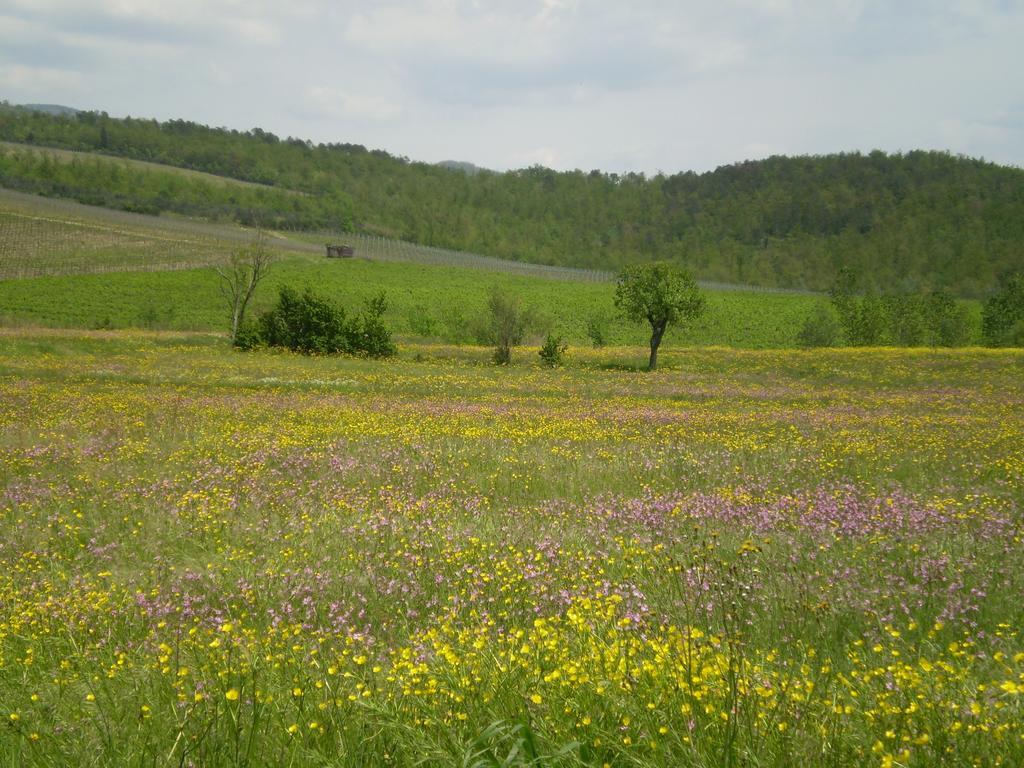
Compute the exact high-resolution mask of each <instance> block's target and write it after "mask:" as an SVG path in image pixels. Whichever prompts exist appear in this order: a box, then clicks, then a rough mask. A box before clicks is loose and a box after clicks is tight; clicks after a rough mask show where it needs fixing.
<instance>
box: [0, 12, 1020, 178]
mask: <svg viewBox="0 0 1024 768" xmlns="http://www.w3.org/2000/svg"><path fill="white" fill-rule="evenodd" d="M0 99H6V100H7V101H9V102H12V103H55V104H63V105H67V106H72V107H76V108H80V109H94V110H102V111H106V112H108V113H109V114H110V115H113V116H118V117H122V116H126V115H131V116H133V117H153V118H157V119H160V120H166V119H175V118H182V119H187V120H193V121H196V122H200V123H206V124H209V125H216V126H226V127H229V128H237V129H240V130H247V129H249V128H253V127H259V128H262V129H264V130H269V131H272V132H274V133H276V134H278V135H279V136H281V137H285V136H296V137H300V138H303V139H311V140H312V141H314V142H347V143H357V144H363V145H365V146H367V147H369V148H373V149H384V150H387V151H388V152H390V153H392V154H395V155H401V156H406V157H409V158H411V159H413V160H421V161H426V162H437V161H441V160H462V161H469V162H473V163H475V164H477V165H481V166H484V167H488V168H493V169H497V170H505V169H509V168H521V167H526V166H531V165H536V164H540V165H545V166H548V167H550V168H555V169H559V170H568V169H574V168H579V169H582V170H585V171H589V170H592V169H600V170H602V171H607V172H614V173H625V172H631V171H633V172H644V173H647V174H654V173H658V172H662V173H666V174H671V173H676V172H679V171H685V170H695V171H706V170H710V169H713V168H715V167H717V166H719V165H724V164H727V163H732V162H736V161H740V160H746V159H757V158H762V157H767V156H769V155H773V154H790V155H792V154H823V153H829V152H840V151H854V150H860V151H864V152H866V151H870V150H872V149H882V150H885V151H889V152H896V151H908V150H911V149H939V150H948V151H950V152H953V153H955V154H964V155H969V156H972V157H984V158H985V159H987V160H991V161H995V162H999V163H1004V164H1008V165H1016V166H1024V0H1001V1H999V0H991V1H986V0H977V1H976V2H969V1H968V0H951V1H946V0H931V1H929V0H893V1H892V2H872V1H871V0H718V1H717V2H686V1H685V0H676V1H675V2H671V1H667V0H665V1H663V0H649V1H647V2H629V1H628V0H626V1H624V0H616V1H615V2H611V1H606V0H591V1H588V0H496V1H495V2H487V1H486V0H475V1H474V0H380V1H379V2H367V1H363V0H353V1H348V0H337V1H335V2H329V1H328V0H287V1H286V2H282V1H281V0H272V1H265V0H89V1H88V2H81V1H79V0H0Z"/></svg>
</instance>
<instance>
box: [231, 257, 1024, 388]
mask: <svg viewBox="0 0 1024 768" xmlns="http://www.w3.org/2000/svg"><path fill="white" fill-rule="evenodd" d="M270 265H271V256H270V252H269V251H268V250H267V248H266V247H265V246H264V245H263V244H262V243H261V242H257V243H255V244H254V245H252V246H248V247H245V248H241V249H239V250H237V251H236V252H235V253H234V254H233V255H232V257H231V259H230V260H229V261H228V263H227V264H225V265H223V266H221V267H218V268H216V269H215V271H216V273H217V275H218V277H219V278H220V284H221V288H222V292H223V295H224V298H225V299H226V301H227V305H228V308H229V309H230V318H231V324H230V327H231V341H232V343H233V344H234V345H235V346H237V347H240V348H242V349H254V348H256V347H261V346H268V347H283V348H287V349H290V350H292V351H295V352H301V353H305V354H336V353H347V354H356V355H362V356H368V357H388V356H391V355H393V354H395V352H396V351H397V348H396V346H395V345H394V343H393V342H392V339H391V332H390V330H389V329H388V328H387V327H386V326H385V325H384V322H383V317H384V313H385V312H386V310H387V298H386V296H385V294H383V293H381V294H379V295H377V296H374V297H372V298H371V299H369V300H368V301H366V302H365V307H364V308H363V310H362V311H361V312H360V313H358V314H355V315H348V314H347V313H346V310H345V309H344V308H343V307H341V306H340V305H338V304H337V303H335V302H333V301H332V300H331V299H329V298H327V297H323V296H320V295H319V294H317V293H316V292H315V291H313V290H312V289H310V288H306V289H305V290H304V291H302V292H299V291H298V290H296V289H295V288H293V287H290V286H282V287H281V288H280V290H279V295H278V299H277V302H276V304H275V305H274V307H273V308H272V309H270V310H268V311H266V312H264V313H263V314H262V315H260V316H259V318H257V319H256V320H255V321H253V320H248V319H247V318H246V317H245V312H246V308H247V306H248V303H249V301H250V299H251V298H252V295H253V293H254V292H255V289H256V287H257V285H258V284H259V283H260V282H261V281H262V280H263V279H264V278H265V277H266V275H267V272H268V270H269V268H270ZM857 287H858V286H857V276H856V275H855V274H854V273H852V271H850V270H848V269H844V270H842V271H841V273H840V276H839V278H838V279H837V280H836V282H835V284H834V285H833V286H832V290H831V292H830V296H831V308H830V307H829V306H828V305H825V304H824V303H822V304H819V305H818V307H817V308H816V309H815V310H814V311H813V312H812V313H811V314H810V315H809V316H808V317H807V319H806V321H805V323H804V326H803V327H802V329H801V330H800V333H799V335H798V338H799V342H800V344H801V346H804V347H831V346H838V345H839V344H841V343H845V344H847V345H850V346H880V345H883V344H885V345H891V346H903V347H914V346H925V345H927V346H933V347H939V346H943V347H956V346H963V345H964V344H966V343H967V341H968V337H969V330H970V329H969V324H968V318H967V313H966V311H965V310H964V308H963V305H962V304H960V303H958V302H957V301H956V300H955V299H954V298H953V297H952V296H950V295H949V294H948V293H946V292H944V291H941V290H939V291H931V292H927V293H917V294H911V293H906V292H904V293H888V294H882V295H877V294H874V293H872V292H867V293H858V292H857ZM614 305H615V308H616V310H617V311H618V312H619V313H620V315H621V316H622V317H623V318H624V319H626V320H628V321H631V322H634V323H640V324H646V325H647V326H648V327H649V328H650V333H651V335H650V356H649V358H648V362H647V370H649V371H653V370H655V369H656V368H657V364H658V350H659V348H660V346H661V342H662V340H663V338H664V336H665V333H666V331H667V330H668V329H669V327H671V326H683V325H686V324H688V323H692V322H693V321H695V320H696V319H698V318H699V317H700V316H701V315H702V314H703V313H704V312H705V310H706V300H705V297H704V295H703V292H702V291H701V289H700V288H699V287H698V285H697V283H696V281H695V280H694V279H693V276H692V275H691V274H690V273H689V272H688V271H687V270H686V269H684V268H682V267H679V266H678V265H676V264H672V263H670V262H658V261H654V262H644V263H640V264H631V265H629V266H627V267H625V268H623V270H622V271H621V272H620V273H619V276H618V281H617V284H616V288H615V295H614ZM539 318H540V316H539V315H538V314H537V313H536V311H535V310H533V309H532V308H530V307H526V306H524V305H523V303H522V301H521V300H520V298H519V297H518V296H517V295H515V294H513V293H510V292H508V291H506V290H502V289H499V288H497V287H495V288H493V289H492V290H491V292H490V295H489V297H488V301H487V309H486V312H485V313H484V315H483V316H482V317H480V318H478V319H477V320H476V321H475V323H476V325H477V331H476V337H477V340H478V341H480V342H481V343H484V344H489V345H491V346H493V347H494V354H493V361H494V363H496V364H498V365H508V364H509V363H510V362H511V361H512V351H513V349H514V348H515V347H516V346H518V345H519V344H521V343H522V342H523V340H524V338H525V337H526V335H527V334H528V333H530V332H531V331H532V332H537V331H538V330H540V329H541V327H542V324H543V322H542V321H541V320H540V319H539ZM545 330H546V338H545V340H544V342H543V344H542V345H541V347H540V349H539V352H538V354H539V356H540V358H541V360H542V362H543V363H544V364H545V365H548V366H557V365H560V364H561V363H562V362H563V359H564V356H565V353H566V351H567V348H568V345H567V344H566V343H565V341H564V339H563V338H562V337H560V336H558V335H556V334H555V333H553V332H552V331H551V329H550V327H547V328H546V329H545ZM983 332H984V338H985V341H986V343H987V344H989V345H990V346H997V347H998V346H1024V272H1021V273H1018V274H1016V275H1013V276H1012V277H1011V278H1010V279H1008V280H1007V281H1006V282H1005V283H1004V284H1003V286H1002V288H1001V290H1000V291H999V292H998V293H996V294H995V295H994V296H992V297H991V298H990V299H989V300H988V301H987V302H986V303H985V307H984V312H983ZM591 340H592V341H593V343H594V346H602V345H603V336H602V334H601V333H599V332H597V333H591Z"/></svg>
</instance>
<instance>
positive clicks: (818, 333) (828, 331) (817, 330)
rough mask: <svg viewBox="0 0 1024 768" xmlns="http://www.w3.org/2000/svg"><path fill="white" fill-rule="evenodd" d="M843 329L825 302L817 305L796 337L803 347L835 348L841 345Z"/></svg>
mask: <svg viewBox="0 0 1024 768" xmlns="http://www.w3.org/2000/svg"><path fill="white" fill-rule="evenodd" d="M841 334H842V329H841V328H840V327H839V321H838V320H837V319H836V316H835V314H834V313H833V312H832V310H831V309H830V308H829V306H828V305H827V304H825V303H824V302H819V303H818V304H816V305H815V307H814V310H813V311H812V312H811V313H810V314H809V315H808V316H807V319H806V320H804V324H803V325H802V326H800V332H799V333H798V334H797V336H796V340H797V343H798V344H799V345H800V346H801V347H806V348H814V347H834V346H836V345H837V344H838V343H839V340H840V336H841Z"/></svg>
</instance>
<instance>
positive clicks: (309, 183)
mask: <svg viewBox="0 0 1024 768" xmlns="http://www.w3.org/2000/svg"><path fill="white" fill-rule="evenodd" d="M0 140H3V141H9V142H16V143H25V144H34V145H37V146H49V147H57V148H63V149H72V150H79V151H85V152H98V153H103V154H106V155H111V156H114V157H124V158H131V159H135V160H145V161H147V162H150V163H160V164H164V165H172V166H176V167H179V168H189V169H193V170H198V171H205V172H206V173H212V174H216V175H218V176H225V177H230V178H235V179H241V180H244V181H251V182H257V183H260V184H264V185H269V186H272V187H276V188H277V189H275V190H253V191H245V192H243V191H241V190H239V189H237V188H235V187H229V186H226V185H220V187H216V186H215V185H213V184H212V182H210V181H208V180H207V181H203V180H201V179H189V178H187V177H184V176H183V175H181V174H177V175H175V176H174V177H173V178H171V176H172V174H168V173H161V172H160V171H159V169H154V170H152V171H148V170H143V169H132V170H131V171H130V172H129V171H128V170H127V169H112V167H111V166H112V165H113V164H111V163H88V162H84V163H53V162H47V161H46V160H45V159H44V160H40V158H38V157H34V153H26V152H21V153H18V152H15V151H7V152H5V151H3V150H2V149H0V186H6V187H11V188H15V189H19V190H22V191H26V192H35V193H37V194H46V195H50V196H54V197H69V198H74V199H76V200H80V201H82V202H93V203H96V204H101V205H105V206H108V207H119V208H128V209H130V210H144V211H149V212H163V211H167V212H177V213H183V214H187V215H191V216H203V217H206V218H213V219H217V218H219V219H233V220H236V221H240V222H243V223H259V224H262V225H263V226H265V227H268V228H275V229H310V230H312V229H321V230H322V229H355V230H358V231H362V232H366V233H369V234H378V235H384V236H388V237H396V238H401V239H404V240H408V241H411V242H414V243H420V244H422V245H431V246H439V247H444V248H450V249H454V250H464V251H470V252H474V253H480V254H486V255H488V256H495V257H499V258H506V259H515V260H517V261H524V262H534V263H540V264H551V265H556V266H570V267H582V268H588V269H612V270H614V269H619V268H621V267H622V266H623V265H625V264H629V263H633V262H637V261H645V260H650V259H668V260H672V261H675V262H678V263H681V264H683V265H685V266H686V267H688V268H689V269H690V270H691V271H693V272H694V274H695V276H696V277H698V278H700V279H703V280H707V281H717V282H726V283H745V284H753V285H763V286H770V287H783V288H801V289H812V290H822V289H827V288H828V287H829V286H830V285H831V284H832V282H833V281H834V279H835V277H836V275H837V274H838V272H839V270H840V269H841V268H842V267H850V268H852V269H853V270H854V271H855V272H857V273H859V274H860V275H861V276H862V279H863V283H864V284H866V287H868V288H870V287H872V284H873V285H874V287H877V288H880V289H884V290H894V289H895V290H900V289H905V290H921V289H927V288H945V289H947V290H950V291H952V292H955V293H957V294H959V295H962V296H984V295H987V294H988V293H989V292H991V291H992V290H993V289H994V287H995V286H996V285H997V283H998V281H999V279H1000V277H1001V276H1003V275H1005V274H1007V273H1010V272H1014V271H1021V270H1024V170H1021V169H1020V168H1012V167H1006V166H1000V165H996V164H994V163H989V162H985V161H983V160H977V159H973V158H968V157H962V156H956V155H951V154H949V153H948V152H932V151H928V152H925V151H910V152H906V153H899V154H887V153H885V152H881V151H878V150H875V151H871V152H869V153H861V152H845V153H838V154H830V155H816V156H798V157H782V156H775V157H770V158H767V159H765V160H758V161H745V162H738V163H733V164H730V165H723V166H721V167H719V168H716V169H715V170H713V171H708V172H707V173H693V172H689V171H688V172H683V173H677V174H674V175H670V176H666V175H663V174H659V175H657V176H653V177H648V176H645V175H644V174H642V173H627V174H622V175H620V174H614V173H602V172H600V171H579V170H577V171H565V172H558V171H553V170H551V169H548V168H543V167H540V166H534V167H532V168H525V169H520V170H514V171H507V172H503V173H498V172H486V173H485V172H476V173H474V172H472V169H477V166H475V165H473V164H472V163H464V162H456V161H451V162H447V163H444V164H441V165H434V164H428V163H420V162H413V161H410V160H408V159H407V158H404V157H396V156H393V155H391V154H389V153H387V152H384V151H382V150H375V149H367V148H366V147H364V146H362V145H359V144H343V143H332V144H316V145H315V144H312V143H310V142H307V141H305V140H303V139H300V138H280V137H278V136H275V135H274V134H272V133H269V132H267V131H263V130H260V129H253V130H250V131H237V130H228V129H223V128H210V127H208V126H205V125H199V124H197V123H193V122H189V121H185V120H169V121H166V122H163V123H159V122H157V121H155V120H146V119H131V118H125V119H116V118H111V117H109V116H107V115H106V114H104V113H99V112H77V113H75V114H74V117H73V118H72V119H68V118H67V117H57V116H54V115H53V114H50V113H46V112H36V111H29V110H26V109H15V108H12V107H10V106H9V105H8V106H3V105H0ZM284 190H293V191H297V192H301V193H303V194H301V195H295V194H291V193H288V192H285V191H284Z"/></svg>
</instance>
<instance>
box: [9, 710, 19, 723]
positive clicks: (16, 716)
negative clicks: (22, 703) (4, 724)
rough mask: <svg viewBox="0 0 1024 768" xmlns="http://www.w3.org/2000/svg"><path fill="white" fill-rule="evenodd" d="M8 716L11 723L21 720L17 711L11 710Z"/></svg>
mask: <svg viewBox="0 0 1024 768" xmlns="http://www.w3.org/2000/svg"><path fill="white" fill-rule="evenodd" d="M9 717H10V719H11V722H12V723H16V722H18V721H19V720H21V716H20V715H19V714H18V713H17V712H11V714H10V715H9Z"/></svg>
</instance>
